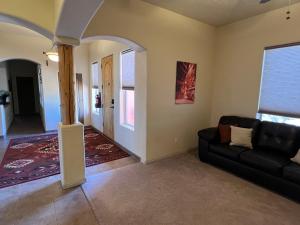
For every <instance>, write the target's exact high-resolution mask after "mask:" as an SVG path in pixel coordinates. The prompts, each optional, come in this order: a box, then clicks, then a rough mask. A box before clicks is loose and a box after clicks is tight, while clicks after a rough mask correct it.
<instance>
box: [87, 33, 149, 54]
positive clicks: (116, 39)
mask: <svg viewBox="0 0 300 225" xmlns="http://www.w3.org/2000/svg"><path fill="white" fill-rule="evenodd" d="M97 40H107V41H114V42H118V43H121V44H123V45H127V46H128V47H130V48H131V49H133V50H134V51H137V52H142V51H146V49H145V48H144V47H143V46H141V45H140V44H138V43H136V42H134V41H132V40H129V39H127V38H123V37H120V36H113V35H96V36H88V37H84V38H83V39H81V41H82V42H83V43H86V42H91V41H97Z"/></svg>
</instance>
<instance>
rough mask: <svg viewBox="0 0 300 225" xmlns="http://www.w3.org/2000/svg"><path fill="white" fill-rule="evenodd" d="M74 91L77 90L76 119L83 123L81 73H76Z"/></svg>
mask: <svg viewBox="0 0 300 225" xmlns="http://www.w3.org/2000/svg"><path fill="white" fill-rule="evenodd" d="M76 92H77V110H78V112H77V115H78V121H79V122H80V123H82V124H84V107H83V84H82V74H81V73H76Z"/></svg>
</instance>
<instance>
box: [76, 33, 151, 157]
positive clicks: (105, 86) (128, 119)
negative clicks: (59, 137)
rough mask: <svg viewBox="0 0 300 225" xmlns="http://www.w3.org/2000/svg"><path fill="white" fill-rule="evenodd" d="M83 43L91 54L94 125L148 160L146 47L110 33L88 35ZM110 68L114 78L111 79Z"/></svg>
mask: <svg viewBox="0 0 300 225" xmlns="http://www.w3.org/2000/svg"><path fill="white" fill-rule="evenodd" d="M81 42H82V43H83V44H84V45H87V48H88V53H89V54H88V55H89V59H88V63H89V67H90V71H91V72H90V91H89V93H90V107H91V110H90V116H91V125H92V126H93V127H95V128H96V129H98V130H100V131H101V132H103V133H104V135H106V136H108V137H110V138H111V139H113V140H114V141H115V142H117V144H119V145H121V146H122V147H124V148H125V149H126V150H128V151H129V152H130V153H132V154H133V155H135V156H137V157H138V158H140V160H141V161H143V162H145V161H146V129H147V123H146V120H147V118H146V106H147V97H146V96H147V51H146V49H145V48H144V47H143V46H141V45H139V44H137V43H136V42H134V41H131V40H128V39H126V38H121V37H117V36H110V35H105V36H93V37H87V38H84V39H83V40H82V41H81ZM108 61H109V63H108ZM109 67H111V68H109ZM109 71H112V77H111V78H109V79H111V80H109V79H108V78H107V73H109ZM109 83H112V85H109ZM99 102H100V104H98V103H99Z"/></svg>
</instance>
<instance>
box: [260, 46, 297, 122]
mask: <svg viewBox="0 0 300 225" xmlns="http://www.w3.org/2000/svg"><path fill="white" fill-rule="evenodd" d="M258 112H259V113H265V114H272V115H280V116H288V117H300V46H299V45H293V46H284V47H277V48H267V49H266V50H265V56H264V64H263V74H262V81H261V90H260V100H259V109H258Z"/></svg>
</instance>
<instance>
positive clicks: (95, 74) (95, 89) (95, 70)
mask: <svg viewBox="0 0 300 225" xmlns="http://www.w3.org/2000/svg"><path fill="white" fill-rule="evenodd" d="M98 94H99V64H98V62H94V63H93V64H92V112H93V113H96V114H99V108H97V107H96V98H97V95H98Z"/></svg>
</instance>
